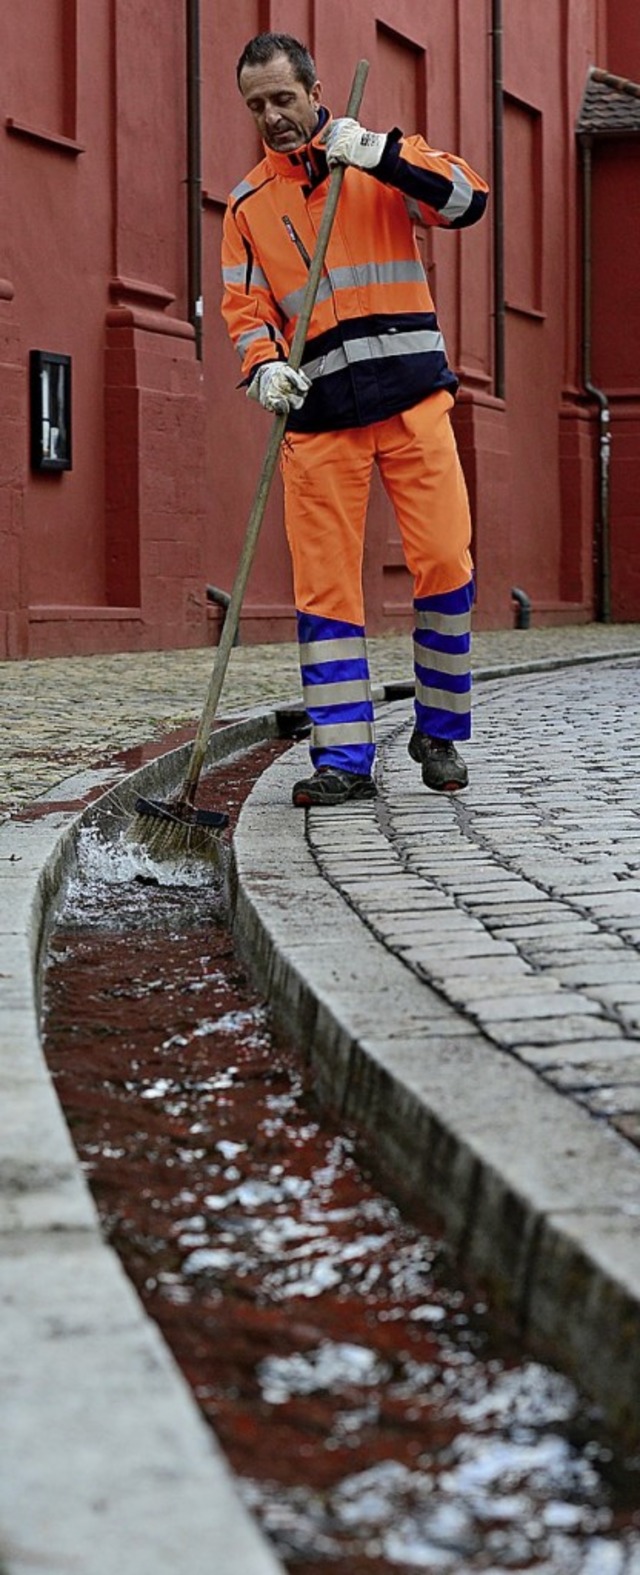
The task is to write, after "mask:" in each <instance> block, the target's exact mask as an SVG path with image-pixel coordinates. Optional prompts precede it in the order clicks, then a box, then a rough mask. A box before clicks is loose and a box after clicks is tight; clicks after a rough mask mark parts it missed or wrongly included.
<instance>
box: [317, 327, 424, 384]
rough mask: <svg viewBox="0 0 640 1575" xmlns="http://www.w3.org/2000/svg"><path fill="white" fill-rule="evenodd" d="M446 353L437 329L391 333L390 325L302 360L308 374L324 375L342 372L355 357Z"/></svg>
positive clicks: (368, 358) (376, 357)
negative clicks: (374, 333)
mask: <svg viewBox="0 0 640 1575" xmlns="http://www.w3.org/2000/svg"><path fill="white" fill-rule="evenodd" d="M426 353H428V354H432V355H433V354H437V353H440V354H441V355H445V354H446V351H445V343H444V339H443V337H442V334H441V333H440V331H439V330H437V329H431V328H417V329H416V330H415V332H413V333H394V331H393V329H390V330H389V332H388V333H386V334H379V335H376V336H375V337H371V338H367V339H348V340H347V341H346V343H345V344H344V345H343V346H340V348H339V349H338V350H329V351H328V352H327V354H326V355H322V356H318V357H317V358H316V360H315V361H305V363H304V370H305V372H306V374H307V377H311V378H313V377H327V376H328V375H329V374H330V373H331V372H342V371H343V370H344V368H345V367H347V366H349V365H350V364H352V363H354V362H356V361H380V360H382V359H384V358H385V357H387V356H388V357H391V356H401V355H425V354H426Z"/></svg>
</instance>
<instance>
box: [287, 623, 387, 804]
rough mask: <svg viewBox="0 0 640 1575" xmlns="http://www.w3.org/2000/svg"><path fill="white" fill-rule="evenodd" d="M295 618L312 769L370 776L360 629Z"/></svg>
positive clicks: (371, 742)
mask: <svg viewBox="0 0 640 1575" xmlns="http://www.w3.org/2000/svg"><path fill="white" fill-rule="evenodd" d="M297 618H298V644H299V652H300V673H301V677H302V688H303V693H304V702H305V707H306V710H307V714H308V716H309V719H310V722H311V728H312V731H311V749H310V753H311V761H312V764H313V766H314V768H315V770H318V769H319V767H320V766H338V767H339V768H340V769H341V770H342V771H352V772H354V773H355V774H356V775H358V776H370V775H371V772H372V770H373V762H374V758H375V735H374V716H373V702H372V699H371V685H370V681H369V664H368V661H367V648H366V641H365V633H364V628H363V627H362V626H360V625H358V624H353V623H344V622H343V621H342V620H341V619H338V618H318V617H316V615H315V614H314V613H307V612H304V613H302V612H299V613H298V615H297Z"/></svg>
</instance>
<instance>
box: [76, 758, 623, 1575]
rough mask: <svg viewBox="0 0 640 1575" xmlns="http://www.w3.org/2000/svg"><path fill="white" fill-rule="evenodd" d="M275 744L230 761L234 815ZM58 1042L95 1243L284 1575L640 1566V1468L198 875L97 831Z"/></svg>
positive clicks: (609, 1570)
mask: <svg viewBox="0 0 640 1575" xmlns="http://www.w3.org/2000/svg"><path fill="white" fill-rule="evenodd" d="M270 753H272V748H271V751H270V750H269V748H264V749H259V750H256V751H252V752H251V753H250V755H248V756H247V757H244V759H243V760H240V761H238V762H236V763H235V765H228V766H227V767H226V768H225V770H224V778H223V788H224V792H223V797H224V802H225V807H230V808H231V809H232V815H233V812H234V806H235V811H237V807H238V805H239V804H240V802H241V800H242V798H243V796H244V795H245V794H246V792H247V791H248V788H249V786H250V784H251V780H252V779H254V778H255V776H256V775H257V774H258V772H259V770H260V769H262V768H263V767H264V764H265V762H266V761H267V760H268V758H270ZM217 781H218V784H220V783H221V778H220V775H218V777H217ZM220 802H221V791H220V787H219V789H218V794H217V797H216V795H215V794H214V795H213V797H212V804H214V805H215V804H216V803H217V804H218V805H219V804H220ZM158 880H160V881H161V882H162V883H161V884H158ZM45 1050H46V1054H47V1058H48V1061H49V1065H50V1068H51V1070H52V1072H53V1074H54V1076H55V1079H56V1085H57V1089H58V1092H59V1095H60V1098H61V1101H62V1104H63V1106H64V1108H65V1111H66V1114H67V1119H68V1121H69V1125H70V1128H71V1132H72V1135H73V1137H74V1140H75V1143H76V1146H77V1149H78V1152H79V1155H80V1158H81V1161H82V1164H83V1166H84V1168H85V1170H86V1174H87V1177H88V1180H89V1182H90V1185H91V1187H92V1189H93V1192H94V1195H95V1198H96V1201H97V1205H98V1208H99V1211H100V1215H101V1218H102V1222H103V1227H104V1232H105V1236H106V1237H107V1238H108V1240H109V1241H110V1242H111V1243H112V1244H113V1246H114V1247H115V1248H116V1250H117V1251H118V1252H119V1254H120V1255H121V1257H122V1260H123V1262H124V1264H125V1266H126V1269H127V1271H128V1273H129V1274H130V1276H131V1278H132V1280H133V1282H134V1283H135V1285H136V1287H137V1289H138V1291H139V1294H140V1296H141V1299H142V1301H143V1302H144V1304H145V1306H146V1308H147V1310H148V1312H149V1314H150V1315H151V1316H152V1317H153V1318H154V1319H155V1320H156V1321H157V1323H158V1324H159V1326H160V1327H161V1329H162V1331H163V1334H164V1336H165V1338H166V1340H167V1342H168V1344H169V1345H170V1347H171V1348H172V1350H173V1352H174V1354H175V1356H176V1359H177V1361H178V1362H179V1364H180V1366H181V1367H182V1370H183V1372H184V1374H185V1376H186V1378H187V1380H188V1382H189V1383H190V1385H191V1386H192V1389H193V1392H194V1394H195V1396H196V1398H197V1400H198V1402H199V1404H200V1406H201V1408H202V1410H203V1412H204V1414H205V1416H206V1417H207V1418H208V1419H209V1421H210V1422H211V1423H212V1425H213V1427H214V1428H215V1431H216V1434H217V1436H218V1438H219V1439H220V1441H221V1443H222V1445H223V1447H224V1449H225V1450H226V1452H227V1455H228V1457H229V1459H230V1460H231V1463H232V1465H233V1467H234V1469H235V1471H236V1472H237V1473H238V1477H239V1481H240V1486H241V1490H242V1492H243V1495H244V1496H245V1499H246V1501H247V1503H248V1504H249V1506H250V1507H251V1508H252V1510H253V1511H254V1513H255V1514H256V1516H257V1518H258V1519H259V1521H260V1522H261V1524H262V1525H263V1527H264V1529H265V1531H266V1532H267V1534H268V1535H269V1537H270V1538H271V1539H272V1541H273V1542H274V1544H275V1547H276V1549H277V1551H278V1553H279V1556H280V1558H281V1559H282V1560H283V1562H284V1563H285V1564H286V1566H287V1567H288V1568H289V1569H290V1570H291V1571H294V1572H296V1575H321V1572H322V1575H392V1572H393V1575H403V1572H407V1575H408V1572H415V1571H416V1570H422V1571H426V1572H434V1575H436V1572H441V1571H445V1572H451V1575H475V1572H476V1571H477V1572H480V1571H484V1572H486V1575H506V1572H508V1571H514V1570H516V1571H517V1570H531V1571H536V1572H537V1575H640V1464H639V1463H638V1462H637V1461H636V1462H633V1461H625V1460H624V1459H622V1458H621V1457H620V1455H619V1454H618V1453H616V1450H615V1449H614V1448H613V1447H612V1445H611V1443H610V1442H609V1441H608V1440H607V1439H606V1438H605V1437H604V1436H603V1434H602V1431H601V1429H600V1427H599V1425H598V1420H597V1417H595V1416H594V1415H593V1413H592V1412H591V1411H590V1409H589V1407H588V1406H587V1405H586V1404H585V1403H584V1401H583V1400H581V1398H580V1396H579V1395H578V1394H577V1393H576V1390H575V1388H574V1386H573V1385H572V1384H571V1383H570V1382H569V1381H568V1380H567V1379H566V1378H564V1377H563V1376H561V1375H560V1374H558V1373H557V1372H555V1371H553V1369H551V1368H549V1367H546V1366H544V1365H542V1364H541V1363H540V1362H539V1361H536V1360H533V1359H532V1357H531V1356H530V1355H528V1354H527V1353H526V1352H523V1351H522V1350H521V1349H520V1348H519V1347H518V1345H517V1343H516V1342H515V1340H514V1339H513V1337H512V1336H511V1334H510V1333H509V1331H507V1330H506V1329H505V1328H503V1327H500V1326H499V1325H498V1323H497V1322H496V1320H495V1318H494V1317H493V1316H492V1312H491V1308H488V1307H487V1306H486V1304H485V1302H484V1301H483V1300H482V1299H481V1298H480V1296H479V1294H478V1293H474V1291H473V1288H470V1287H468V1286H465V1285H464V1284H462V1283H461V1282H460V1280H459V1277H458V1276H457V1274H456V1271H455V1268H454V1266H453V1264H452V1262H451V1260H450V1258H449V1256H448V1254H447V1251H446V1248H445V1246H444V1244H443V1242H442V1240H441V1239H440V1238H439V1236H438V1234H437V1233H436V1232H434V1231H433V1230H432V1229H429V1230H428V1231H427V1230H426V1229H425V1228H424V1224H423V1222H420V1224H417V1223H415V1222H412V1221H408V1220H407V1219H405V1218H403V1217H402V1216H401V1215H400V1213H399V1212H398V1210H397V1208H396V1207H395V1206H394V1204H393V1203H392V1202H391V1201H390V1200H389V1199H388V1198H387V1197H385V1196H384V1194H383V1193H382V1192H381V1191H380V1190H378V1188H377V1186H376V1181H375V1174H374V1173H373V1172H372V1169H371V1166H370V1164H369V1163H368V1161H367V1158H366V1156H365V1155H363V1153H362V1152H361V1150H360V1148H359V1146H358V1143H357V1141H356V1137H355V1135H354V1134H353V1133H350V1132H345V1131H342V1130H338V1129H337V1128H336V1127H335V1125H333V1124H332V1123H331V1121H329V1120H328V1119H327V1118H326V1117H325V1116H324V1115H323V1113H322V1112H321V1111H320V1110H319V1109H318V1107H317V1104H316V1103H315V1101H314V1097H313V1092H312V1090H311V1089H310V1087H309V1086H308V1075H307V1072H306V1069H305V1058H304V1046H301V1047H295V1046H293V1047H290V1046H286V1045H283V1044H282V1043H281V1042H279V1041H278V1039H277V1038H276V1037H275V1035H274V1033H273V1032H272V1028H271V1025H270V1021H269V1014H268V1010H267V1009H266V1007H265V1004H264V1002H262V1001H261V1000H260V999H258V998H257V997H256V995H255V993H254V991H253V990H252V988H251V985H250V983H249V981H248V979H247V977H246V975H245V972H244V970H243V968H242V967H241V966H240V964H239V963H238V961H237V959H236V957H235V956H234V950H233V944H232V941H231V938H230V935H229V932H228V929H227V925H226V908H225V898H224V892H223V890H222V886H221V881H220V879H219V878H216V876H215V874H212V872H211V870H210V869H203V868H202V867H194V868H193V869H192V870H188V869H187V868H186V867H185V866H184V865H180V866H179V867H178V868H176V869H175V870H173V871H169V872H167V871H161V870H159V869H156V868H154V867H153V866H151V865H150V864H149V863H148V861H143V860H141V859H140V857H139V856H138V855H137V854H136V853H135V852H134V850H132V849H131V847H127V846H126V845H125V844H122V845H119V846H117V845H110V846H107V845H105V844H103V843H101V841H100V839H99V837H98V836H97V834H96V833H92V832H86V833H84V834H83V838H82V843H81V859H80V868H79V871H78V875H77V878H75V879H74V881H73V883H72V885H71V887H70V889H69V891H68V893H67V897H66V901H65V905H64V909H63V911H62V912H61V914H60V917H59V921H58V924H57V926H56V930H55V933H54V935H53V938H52V942H51V948H50V958H49V966H48V970H47V975H46V991H45Z"/></svg>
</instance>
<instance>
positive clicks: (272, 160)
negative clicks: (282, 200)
mask: <svg viewBox="0 0 640 1575" xmlns="http://www.w3.org/2000/svg"><path fill="white" fill-rule="evenodd" d="M330 120H331V115H330V113H329V110H328V109H325V107H324V105H323V104H321V106H320V109H319V111H318V124H317V126H316V129H315V131H314V133H313V136H312V137H311V138H310V140H309V142H306V143H304V145H303V146H302V147H301V148H296V151H295V153H276V152H275V150H274V149H273V148H268V147H267V145H266V143H265V144H264V150H265V153H266V160H267V165H268V167H269V171H270V172H271V173H272V174H273V175H279V176H280V178H281V180H290V181H294V182H296V184H298V185H300V186H319V185H320V182H321V181H323V180H326V178H327V175H328V173H329V167H328V164H327V156H326V153H325V151H324V147H323V146H322V143H323V138H324V134H325V131H326V128H327V125H328V123H329V121H330Z"/></svg>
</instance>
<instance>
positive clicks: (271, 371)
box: [247, 361, 311, 416]
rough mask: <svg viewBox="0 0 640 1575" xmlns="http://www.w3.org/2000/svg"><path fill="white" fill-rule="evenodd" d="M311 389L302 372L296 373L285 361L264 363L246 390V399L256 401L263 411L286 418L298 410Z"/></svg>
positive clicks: (307, 379)
mask: <svg viewBox="0 0 640 1575" xmlns="http://www.w3.org/2000/svg"><path fill="white" fill-rule="evenodd" d="M310 387H311V383H310V381H309V378H308V377H305V374H304V372H296V371H294V368H293V367H292V366H287V363H286V361H266V362H265V364H264V366H261V367H259V368H258V371H257V372H256V374H255V376H254V377H252V379H251V382H250V384H249V387H248V389H247V398H248V399H257V400H258V402H259V404H261V405H262V406H263V407H264V409H265V410H270V411H271V412H272V414H273V415H276V416H288V414H289V411H290V410H300V409H301V407H302V405H303V404H304V401H305V399H306V396H307V394H308V392H309V389H310Z"/></svg>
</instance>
